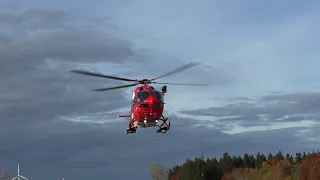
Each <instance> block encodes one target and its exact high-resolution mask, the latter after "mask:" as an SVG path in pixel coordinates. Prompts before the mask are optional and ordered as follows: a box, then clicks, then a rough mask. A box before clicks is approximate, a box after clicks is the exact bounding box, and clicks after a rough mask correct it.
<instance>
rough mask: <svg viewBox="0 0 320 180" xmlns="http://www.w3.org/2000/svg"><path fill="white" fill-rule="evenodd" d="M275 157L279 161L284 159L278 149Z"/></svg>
mask: <svg viewBox="0 0 320 180" xmlns="http://www.w3.org/2000/svg"><path fill="white" fill-rule="evenodd" d="M276 159H277V160H279V161H280V160H283V159H284V157H283V155H282V152H281V151H278V153H277V154H276Z"/></svg>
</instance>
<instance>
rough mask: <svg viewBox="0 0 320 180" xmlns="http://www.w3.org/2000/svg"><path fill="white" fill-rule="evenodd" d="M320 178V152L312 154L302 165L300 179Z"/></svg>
mask: <svg viewBox="0 0 320 180" xmlns="http://www.w3.org/2000/svg"><path fill="white" fill-rule="evenodd" d="M319 179H320V153H313V154H310V155H309V156H308V157H307V158H306V159H305V160H304V161H303V162H302V163H301V165H300V173H299V180H319Z"/></svg>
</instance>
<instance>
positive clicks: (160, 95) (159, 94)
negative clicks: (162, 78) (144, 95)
mask: <svg viewBox="0 0 320 180" xmlns="http://www.w3.org/2000/svg"><path fill="white" fill-rule="evenodd" d="M151 94H152V96H154V97H155V98H157V99H158V100H160V101H161V102H163V101H164V98H163V95H162V93H161V92H159V91H151Z"/></svg>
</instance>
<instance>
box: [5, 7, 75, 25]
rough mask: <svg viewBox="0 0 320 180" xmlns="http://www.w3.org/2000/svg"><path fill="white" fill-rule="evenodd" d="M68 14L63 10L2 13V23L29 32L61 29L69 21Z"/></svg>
mask: <svg viewBox="0 0 320 180" xmlns="http://www.w3.org/2000/svg"><path fill="white" fill-rule="evenodd" d="M68 15H69V14H68V12H66V11H62V10H49V9H46V10H42V9H31V10H27V11H25V12H22V13H20V14H18V13H15V12H13V11H3V12H1V13H0V23H3V24H5V25H9V26H12V27H13V28H22V29H28V30H37V29H48V28H49V29H51V28H56V27H60V26H61V25H62V24H63V23H64V22H66V21H67V20H68V17H69V16H68Z"/></svg>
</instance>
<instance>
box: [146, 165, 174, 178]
mask: <svg viewBox="0 0 320 180" xmlns="http://www.w3.org/2000/svg"><path fill="white" fill-rule="evenodd" d="M149 176H150V178H151V179H152V180H167V179H168V176H169V169H168V168H166V167H164V165H162V164H159V163H154V164H152V165H151V167H150V169H149Z"/></svg>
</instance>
